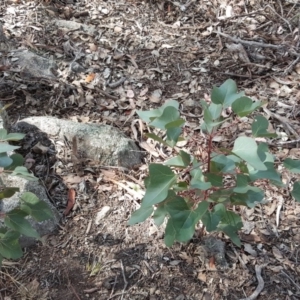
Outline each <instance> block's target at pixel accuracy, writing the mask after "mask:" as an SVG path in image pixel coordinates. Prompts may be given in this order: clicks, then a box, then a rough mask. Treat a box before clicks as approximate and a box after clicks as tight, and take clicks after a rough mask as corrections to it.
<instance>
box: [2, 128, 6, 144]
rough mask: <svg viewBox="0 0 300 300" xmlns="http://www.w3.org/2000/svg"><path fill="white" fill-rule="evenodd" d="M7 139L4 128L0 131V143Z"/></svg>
mask: <svg viewBox="0 0 300 300" xmlns="http://www.w3.org/2000/svg"><path fill="white" fill-rule="evenodd" d="M6 137H7V130H6V129H4V128H1V129H0V141H4V140H5V138H6Z"/></svg>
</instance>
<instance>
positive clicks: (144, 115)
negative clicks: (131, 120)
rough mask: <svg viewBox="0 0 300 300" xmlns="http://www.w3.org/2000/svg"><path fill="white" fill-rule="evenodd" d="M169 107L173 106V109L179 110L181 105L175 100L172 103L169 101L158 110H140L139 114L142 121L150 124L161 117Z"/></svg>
mask: <svg viewBox="0 0 300 300" xmlns="http://www.w3.org/2000/svg"><path fill="white" fill-rule="evenodd" d="M168 106H172V107H174V108H176V109H178V108H179V103H178V102H177V101H175V100H170V101H167V102H166V103H164V104H163V105H162V106H161V107H160V108H158V109H153V110H149V111H142V110H138V111H137V114H138V116H139V117H140V119H142V120H143V121H144V122H146V123H150V122H151V121H153V119H155V118H157V117H160V116H161V115H162V114H163V111H164V109H165V108H166V107H168Z"/></svg>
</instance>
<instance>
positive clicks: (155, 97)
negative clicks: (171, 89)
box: [149, 89, 162, 103]
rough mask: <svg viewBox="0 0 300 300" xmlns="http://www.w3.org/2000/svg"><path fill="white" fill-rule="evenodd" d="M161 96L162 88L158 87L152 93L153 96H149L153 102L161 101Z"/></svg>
mask: <svg viewBox="0 0 300 300" xmlns="http://www.w3.org/2000/svg"><path fill="white" fill-rule="evenodd" d="M161 96H162V90H161V89H158V90H155V91H153V93H152V94H151V96H150V97H149V100H150V101H151V102H152V103H160V101H161Z"/></svg>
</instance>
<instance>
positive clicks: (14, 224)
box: [4, 208, 39, 238]
mask: <svg viewBox="0 0 300 300" xmlns="http://www.w3.org/2000/svg"><path fill="white" fill-rule="evenodd" d="M27 215H28V214H27V213H26V212H24V211H23V210H20V209H19V208H15V209H13V210H11V211H10V212H8V213H7V214H6V217H5V219H4V223H5V225H6V226H7V227H9V228H11V229H13V230H15V231H17V232H20V233H21V234H24V235H26V236H29V237H35V238H39V234H38V233H37V231H36V230H35V229H34V228H32V226H31V224H30V223H29V222H28V221H27V220H26V219H25V217H26V216H27Z"/></svg>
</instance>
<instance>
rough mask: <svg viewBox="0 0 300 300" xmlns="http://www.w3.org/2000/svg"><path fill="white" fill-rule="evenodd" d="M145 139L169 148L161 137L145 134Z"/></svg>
mask: <svg viewBox="0 0 300 300" xmlns="http://www.w3.org/2000/svg"><path fill="white" fill-rule="evenodd" d="M145 135H146V136H147V137H149V138H150V139H153V140H154V141H157V142H159V143H161V144H163V145H165V146H169V145H168V143H167V142H166V141H164V140H163V139H162V138H161V137H159V136H157V135H156V134H154V133H146V134H145Z"/></svg>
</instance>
